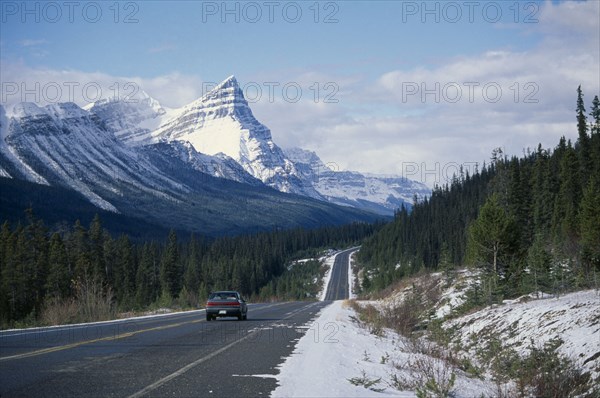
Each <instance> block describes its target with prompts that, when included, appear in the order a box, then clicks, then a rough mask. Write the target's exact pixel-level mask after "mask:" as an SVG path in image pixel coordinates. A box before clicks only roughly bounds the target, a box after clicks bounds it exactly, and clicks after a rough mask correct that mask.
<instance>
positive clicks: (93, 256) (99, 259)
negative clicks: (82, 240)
mask: <svg viewBox="0 0 600 398" xmlns="http://www.w3.org/2000/svg"><path fill="white" fill-rule="evenodd" d="M89 239H90V260H91V265H92V270H91V272H92V275H93V278H94V279H97V280H104V281H108V272H107V269H106V266H105V263H104V260H105V259H104V230H103V229H102V223H101V221H100V216H99V215H98V214H96V215H95V216H94V219H93V220H92V222H91V224H90V228H89Z"/></svg>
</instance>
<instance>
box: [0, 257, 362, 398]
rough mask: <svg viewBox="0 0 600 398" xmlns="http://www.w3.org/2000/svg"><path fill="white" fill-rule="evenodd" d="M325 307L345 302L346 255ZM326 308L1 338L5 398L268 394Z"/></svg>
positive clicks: (160, 319) (259, 309)
mask: <svg viewBox="0 0 600 398" xmlns="http://www.w3.org/2000/svg"><path fill="white" fill-rule="evenodd" d="M349 253H350V251H346V252H342V253H340V254H339V255H338V256H337V258H336V261H335V264H334V267H333V270H332V276H331V279H330V283H329V286H328V292H327V294H326V298H327V300H338V299H344V298H347V296H348V286H347V285H348V269H347V264H348V255H349ZM328 304H329V302H328V301H324V302H285V303H267V304H249V309H248V320H247V321H237V319H235V318H222V319H219V320H217V321H213V322H206V316H205V312H204V310H198V311H190V312H183V313H177V314H169V315H164V316H153V317H147V318H137V319H130V320H122V321H111V322H105V323H96V324H86V325H72V326H61V327H51V328H38V329H25V330H18V331H4V332H0V397H12V396H27V397H35V396H46V397H67V396H85V397H112V396H114V397H141V396H150V397H153V396H157V397H158V396H160V397H164V396H194V397H197V396H203V397H245V396H269V394H270V392H271V391H273V390H274V389H275V387H276V380H275V378H274V375H276V374H277V373H278V371H277V366H278V365H279V364H281V363H282V362H283V361H284V359H285V357H287V356H289V355H290V354H291V352H292V351H293V349H294V346H295V344H296V342H297V341H298V340H299V339H300V337H302V336H303V335H305V334H307V333H311V334H312V335H313V336H314V338H313V341H314V343H315V344H324V341H322V340H323V337H324V336H325V335H326V331H318V330H313V329H312V328H316V327H319V326H318V325H316V326H315V325H313V326H312V327H311V328H309V327H308V326H307V325H310V321H311V319H314V318H315V316H316V314H317V313H318V312H319V311H320V310H321V309H322V308H323V307H325V306H327V305H328Z"/></svg>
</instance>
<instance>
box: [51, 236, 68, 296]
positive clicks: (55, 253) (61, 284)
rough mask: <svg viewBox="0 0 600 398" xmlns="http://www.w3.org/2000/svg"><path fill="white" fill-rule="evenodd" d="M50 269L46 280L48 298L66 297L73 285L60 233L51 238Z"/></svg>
mask: <svg viewBox="0 0 600 398" xmlns="http://www.w3.org/2000/svg"><path fill="white" fill-rule="evenodd" d="M48 259H49V263H50V269H49V272H48V279H47V280H46V296H47V297H48V298H52V297H55V298H64V297H67V296H68V295H69V293H70V292H69V290H70V287H71V273H70V272H69V260H68V256H67V250H66V248H65V245H64V243H63V241H62V238H61V237H60V235H59V234H58V233H54V234H52V237H51V238H50V249H49V255H48Z"/></svg>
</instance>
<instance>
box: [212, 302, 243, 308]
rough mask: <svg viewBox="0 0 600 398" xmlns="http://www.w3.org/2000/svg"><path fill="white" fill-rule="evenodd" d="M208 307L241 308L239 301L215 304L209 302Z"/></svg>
mask: <svg viewBox="0 0 600 398" xmlns="http://www.w3.org/2000/svg"><path fill="white" fill-rule="evenodd" d="M206 306H207V307H239V306H240V303H239V302H237V301H232V302H230V301H227V302H214V301H209V302H208V303H206Z"/></svg>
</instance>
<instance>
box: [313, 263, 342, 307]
mask: <svg viewBox="0 0 600 398" xmlns="http://www.w3.org/2000/svg"><path fill="white" fill-rule="evenodd" d="M340 253H341V251H337V252H330V253H328V255H327V256H325V257H321V258H320V259H319V260H321V261H323V266H326V267H328V268H327V271H325V276H324V277H323V286H322V287H321V291H320V292H319V294H318V295H317V296H318V297H319V301H325V296H327V286H329V281H330V280H331V270H332V269H333V264H334V263H335V258H336V257H337V255H338V254H340Z"/></svg>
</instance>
